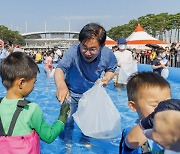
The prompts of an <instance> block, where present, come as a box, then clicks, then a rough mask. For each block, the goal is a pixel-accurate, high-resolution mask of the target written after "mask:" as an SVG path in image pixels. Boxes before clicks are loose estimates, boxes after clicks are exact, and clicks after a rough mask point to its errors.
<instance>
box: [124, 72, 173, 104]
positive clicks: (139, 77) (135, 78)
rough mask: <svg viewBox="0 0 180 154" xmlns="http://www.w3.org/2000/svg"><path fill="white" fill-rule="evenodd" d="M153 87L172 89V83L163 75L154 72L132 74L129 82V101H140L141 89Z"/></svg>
mask: <svg viewBox="0 0 180 154" xmlns="http://www.w3.org/2000/svg"><path fill="white" fill-rule="evenodd" d="M152 87H160V88H169V89H170V84H169V83H168V82H167V81H166V80H165V79H164V78H163V77H162V76H160V75H159V74H157V73H154V72H138V73H135V74H133V75H131V76H130V77H129V79H128V83H127V95H128V101H134V102H136V101H138V100H137V99H138V93H139V91H140V90H143V89H145V88H152ZM145 90H146V89H145Z"/></svg>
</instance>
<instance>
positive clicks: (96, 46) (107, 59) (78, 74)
mask: <svg viewBox="0 0 180 154" xmlns="http://www.w3.org/2000/svg"><path fill="white" fill-rule="evenodd" d="M79 41H80V44H77V45H72V46H71V47H70V48H69V49H68V50H67V51H66V52H65V54H64V56H63V58H62V59H61V61H60V62H59V63H58V66H57V68H56V71H55V83H56V86H57V92H56V96H57V98H58V100H59V101H60V103H61V104H62V103H63V102H64V100H65V99H68V100H70V110H71V111H70V114H69V116H68V119H67V123H66V126H65V131H64V133H65V134H66V135H69V136H71V135H70V134H71V133H72V131H71V132H70V131H67V130H72V128H73V127H74V121H73V118H72V114H73V113H74V112H76V110H77V107H78V101H79V99H80V98H81V97H82V94H83V93H84V92H86V91H87V90H88V89H90V88H91V87H92V86H93V85H94V83H95V82H96V80H97V79H99V78H100V77H101V74H102V73H103V72H105V73H104V76H103V77H102V79H101V81H102V83H103V85H104V86H105V85H107V84H108V82H109V81H110V80H111V79H112V78H113V77H114V74H115V73H114V72H115V69H116V67H117V60H116V58H115V56H114V54H113V52H112V51H111V50H110V49H109V48H107V47H105V41H106V31H105V29H104V28H103V27H102V26H100V25H98V24H95V23H90V24H87V25H85V26H84V27H83V28H82V30H81V31H80V34H79ZM70 128H71V129H70ZM92 129H93V128H92ZM65 137H66V136H65Z"/></svg>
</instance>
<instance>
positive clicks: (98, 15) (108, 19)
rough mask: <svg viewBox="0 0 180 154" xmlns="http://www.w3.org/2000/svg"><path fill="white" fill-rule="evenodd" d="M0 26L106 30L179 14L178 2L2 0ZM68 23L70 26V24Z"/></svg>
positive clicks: (179, 6) (177, 0)
mask: <svg viewBox="0 0 180 154" xmlns="http://www.w3.org/2000/svg"><path fill="white" fill-rule="evenodd" d="M0 6H1V7H0V8H1V9H0V12H1V15H0V25H4V26H6V27H8V28H9V29H12V30H18V31H20V32H21V33H24V32H26V30H27V32H36V31H44V30H45V23H46V30H47V31H53V30H59V31H64V30H69V25H70V29H71V30H72V31H80V29H81V28H82V27H83V26H84V25H85V24H87V23H89V22H96V23H99V24H101V25H103V26H104V27H105V29H106V30H109V29H110V28H112V27H115V26H118V25H123V24H126V23H128V22H129V20H132V19H137V18H138V17H140V16H145V15H147V14H159V13H164V12H167V13H169V14H176V13H178V12H180V0H2V1H1V2H0ZM69 23H70V24H69Z"/></svg>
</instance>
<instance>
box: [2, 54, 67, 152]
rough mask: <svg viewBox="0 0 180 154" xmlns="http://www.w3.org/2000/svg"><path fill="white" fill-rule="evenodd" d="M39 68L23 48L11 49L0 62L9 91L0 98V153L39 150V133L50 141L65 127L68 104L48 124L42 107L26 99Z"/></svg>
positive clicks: (4, 83) (44, 139)
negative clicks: (52, 121)
mask: <svg viewBox="0 0 180 154" xmlns="http://www.w3.org/2000/svg"><path fill="white" fill-rule="evenodd" d="M37 72H39V68H38V66H37V64H36V63H35V62H34V61H33V60H32V59H31V58H30V57H29V56H28V55H26V54H25V53H22V52H13V53H11V54H10V55H9V56H8V57H7V58H5V59H4V60H3V61H2V63H1V66H0V75H1V78H2V84H3V85H4V86H5V87H6V89H7V92H6V96H5V97H4V98H2V100H1V101H0V153H3V154H5V153H32V154H36V153H40V143H39V137H40V138H41V139H42V140H43V141H45V142H47V143H51V142H53V141H54V140H55V139H56V137H57V136H58V135H59V133H61V132H62V131H63V130H64V125H65V123H66V118H67V112H68V111H69V105H68V104H64V105H62V107H61V111H60V116H59V118H58V120H57V121H55V122H54V123H53V125H52V126H49V125H48V124H47V123H46V122H45V120H44V118H43V115H42V111H41V109H40V107H39V106H38V105H37V104H35V103H30V102H29V101H27V100H25V97H26V96H28V94H30V93H31V91H32V90H33V88H34V83H35V82H36V76H37ZM27 103H28V104H27ZM16 108H17V109H16ZM15 110H16V111H15ZM12 117H13V118H12ZM16 120H17V121H16Z"/></svg>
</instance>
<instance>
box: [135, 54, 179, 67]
mask: <svg viewBox="0 0 180 154" xmlns="http://www.w3.org/2000/svg"><path fill="white" fill-rule="evenodd" d="M138 61H139V63H140V64H152V62H151V61H150V58H149V55H141V56H140V58H139V60H138ZM169 67H178V68H180V55H169Z"/></svg>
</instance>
